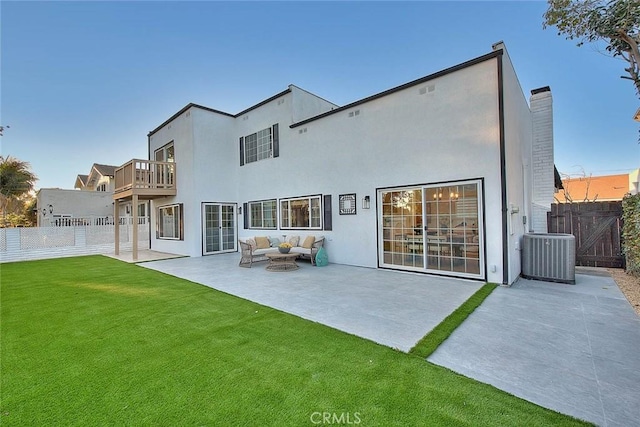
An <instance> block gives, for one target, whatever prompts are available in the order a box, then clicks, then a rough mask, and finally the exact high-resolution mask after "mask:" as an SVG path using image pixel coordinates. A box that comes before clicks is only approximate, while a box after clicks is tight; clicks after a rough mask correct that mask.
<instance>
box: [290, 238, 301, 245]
mask: <svg viewBox="0 0 640 427" xmlns="http://www.w3.org/2000/svg"><path fill="white" fill-rule="evenodd" d="M287 243H291V246H298V243H300V236H287Z"/></svg>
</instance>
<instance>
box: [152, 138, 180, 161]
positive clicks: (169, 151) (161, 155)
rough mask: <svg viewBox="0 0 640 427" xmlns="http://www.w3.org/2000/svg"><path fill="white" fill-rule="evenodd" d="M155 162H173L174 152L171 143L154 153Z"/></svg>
mask: <svg viewBox="0 0 640 427" xmlns="http://www.w3.org/2000/svg"><path fill="white" fill-rule="evenodd" d="M155 160H156V161H157V162H175V161H176V159H175V151H174V148H173V142H170V143H168V144H167V145H165V146H164V147H162V148H159V149H157V150H156V151H155Z"/></svg>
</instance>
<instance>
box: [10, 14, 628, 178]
mask: <svg viewBox="0 0 640 427" xmlns="http://www.w3.org/2000/svg"><path fill="white" fill-rule="evenodd" d="M545 10H546V3H545V2H542V1H537V2H408V3H400V2H393V3H386V2H319V3H313V2H277V3H276V2H233V3H226V2H7V1H2V2H1V4H0V14H1V15H0V16H1V37H2V40H1V48H2V56H1V59H2V66H1V71H2V76H1V93H0V99H1V111H0V114H1V116H0V117H1V119H0V120H1V124H3V125H5V126H6V125H8V126H10V128H9V129H7V130H6V131H5V133H4V136H3V137H2V138H1V139H0V143H1V147H0V150H1V153H2V155H4V156H7V155H11V156H14V157H17V158H19V159H21V160H25V161H28V162H30V164H31V167H32V170H33V172H34V173H35V174H36V175H37V176H38V177H39V181H38V183H37V186H36V187H37V188H47V187H60V188H73V184H74V182H75V178H76V176H77V175H78V174H87V173H89V170H90V168H91V165H92V164H93V163H103V164H113V165H120V164H122V163H124V162H126V161H128V160H129V159H131V158H147V133H148V132H149V131H150V130H152V129H154V128H155V127H157V126H158V125H159V124H161V123H162V122H163V121H165V120H166V119H167V118H169V117H170V116H171V115H173V114H174V113H175V112H177V111H178V110H180V109H181V108H182V107H184V106H185V105H186V104H188V103H189V102H194V103H198V104H201V105H205V106H207V107H211V108H215V109H218V110H222V111H226V112H229V113H237V112H239V111H241V110H243V109H245V108H247V107H249V106H251V105H253V104H255V103H257V102H260V101H262V100H263V99H265V98H268V97H270V96H272V95H274V94H276V93H278V92H280V91H282V90H284V89H286V87H287V85H289V84H295V85H297V86H300V87H302V88H304V89H306V90H308V91H310V92H313V93H315V94H317V95H319V96H321V97H323V98H325V99H327V100H329V101H332V102H334V103H336V104H339V105H344V104H347V103H349V102H352V101H356V100H358V99H361V98H364V97H367V96H370V95H373V94H376V93H378V92H381V91H384V90H386V89H389V88H392V87H395V86H398V85H401V84H403V83H406V82H408V81H411V80H414V79H417V78H420V77H423V76H425V75H428V74H431V73H434V72H437V71H439V70H442V69H444V68H447V67H450V66H453V65H456V64H459V63H461V62H464V61H466V60H468V59H472V58H475V57H477V56H481V55H483V54H485V53H488V52H490V51H491V45H492V44H493V43H495V42H497V41H499V40H504V42H505V43H506V46H507V50H508V51H509V54H510V56H511V59H512V61H513V63H514V66H515V68H516V72H517V74H518V77H519V79H520V83H521V85H522V88H523V91H524V92H525V95H526V97H527V98H528V97H529V95H530V90H531V89H535V88H539V87H542V86H547V85H548V86H550V87H551V90H552V94H553V97H554V121H555V123H554V125H555V128H554V136H555V162H556V165H557V167H558V169H559V170H560V172H562V173H566V174H571V175H579V174H582V173H584V174H586V175H589V174H592V175H594V176H595V175H605V174H612V173H625V172H629V171H630V170H632V169H634V168H638V167H640V145H639V144H638V137H639V134H638V130H639V126H638V123H637V122H634V121H633V120H632V116H633V114H634V113H635V111H636V110H637V108H638V106H639V105H640V102H639V101H638V99H637V97H636V95H635V92H634V89H633V85H632V83H631V82H630V81H628V80H623V79H621V78H620V76H621V75H622V74H624V71H623V68H624V66H625V63H624V62H623V61H622V60H619V59H613V58H610V57H608V56H605V55H603V54H602V53H599V52H598V49H597V48H596V47H595V46H584V47H581V48H578V47H576V45H575V43H574V42H571V41H568V40H565V39H564V37H561V36H558V35H557V34H556V31H555V29H553V28H550V29H546V30H543V28H542V14H543V13H544V11H545Z"/></svg>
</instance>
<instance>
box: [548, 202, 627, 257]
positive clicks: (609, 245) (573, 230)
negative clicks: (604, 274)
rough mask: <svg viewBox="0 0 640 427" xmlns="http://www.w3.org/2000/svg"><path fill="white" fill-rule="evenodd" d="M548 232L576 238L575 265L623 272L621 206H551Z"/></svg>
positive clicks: (577, 204) (614, 204)
mask: <svg viewBox="0 0 640 427" xmlns="http://www.w3.org/2000/svg"><path fill="white" fill-rule="evenodd" d="M547 228H548V231H549V233H567V234H573V235H574V236H575V237H576V265H580V266H586V267H614V268H624V264H625V259H624V255H623V254H622V202H583V203H560V204H553V205H551V212H549V213H548V214H547Z"/></svg>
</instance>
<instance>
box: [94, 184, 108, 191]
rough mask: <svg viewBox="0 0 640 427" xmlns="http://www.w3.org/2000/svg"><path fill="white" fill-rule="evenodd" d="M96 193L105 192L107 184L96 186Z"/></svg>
mask: <svg viewBox="0 0 640 427" xmlns="http://www.w3.org/2000/svg"><path fill="white" fill-rule="evenodd" d="M96 191H107V184H100V185H98V188H96Z"/></svg>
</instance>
